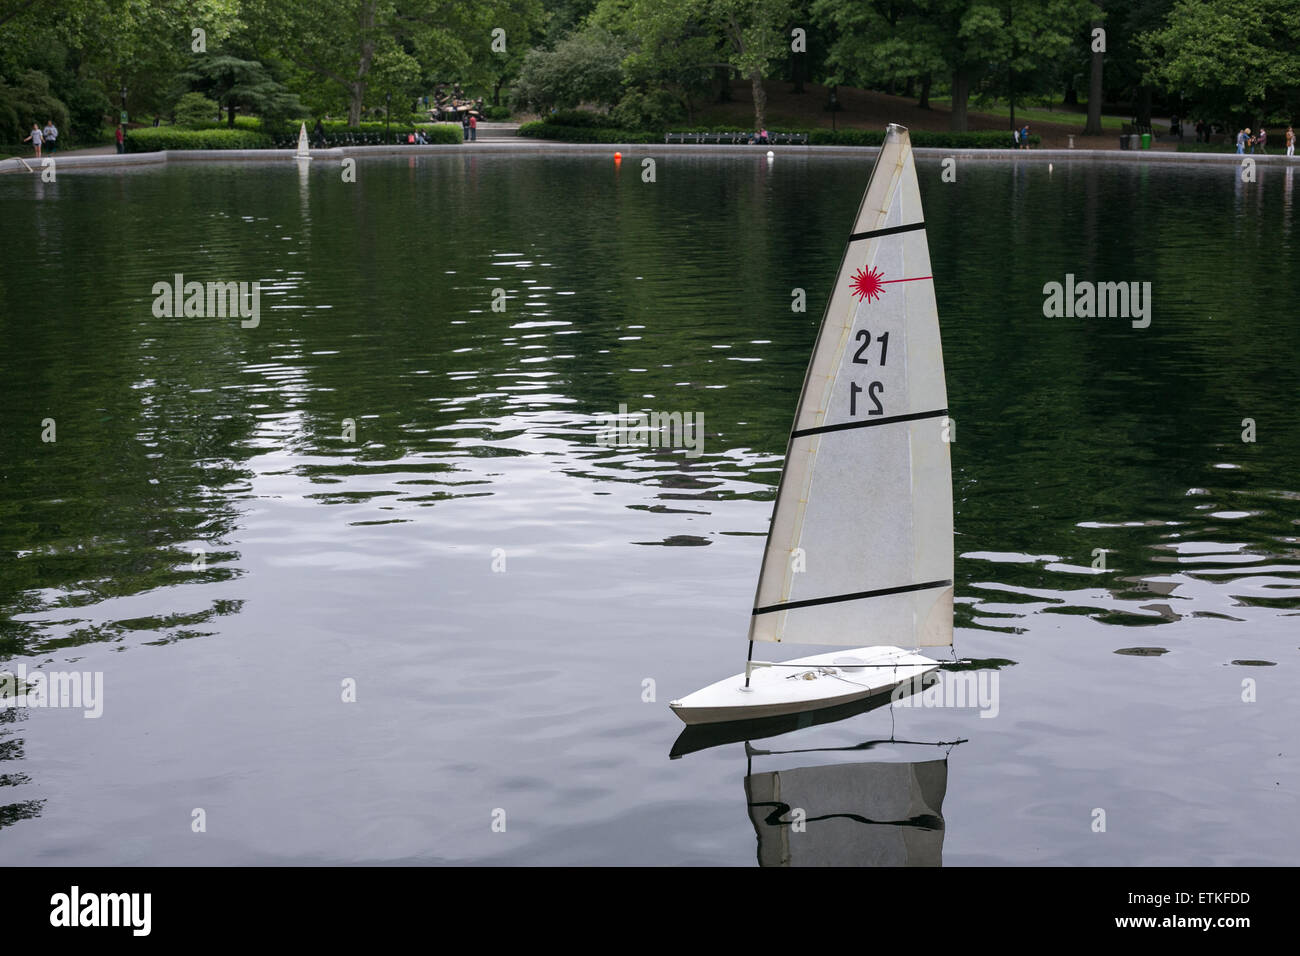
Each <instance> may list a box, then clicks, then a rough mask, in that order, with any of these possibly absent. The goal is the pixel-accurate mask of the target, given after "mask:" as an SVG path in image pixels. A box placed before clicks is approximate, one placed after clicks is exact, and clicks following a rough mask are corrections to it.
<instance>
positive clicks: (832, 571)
mask: <svg viewBox="0 0 1300 956" xmlns="http://www.w3.org/2000/svg"><path fill="white" fill-rule="evenodd" d="M932 278H933V277H932V272H931V268H930V254H929V246H928V243H927V241H926V232H925V217H924V215H923V213H922V209H921V199H920V190H919V186H918V183H917V178H916V167H915V162H914V160H913V157H912V149H911V143H910V140H909V139H908V135H907V131H906V130H905V129H902V128H901V127H897V126H891V127H890V129H889V132H888V134H887V135H886V138H885V143H884V145H883V146H882V147H881V151H880V154H879V156H878V158H877V160H876V165H875V168H874V169H873V170H872V174H871V179H870V181H869V183H868V185H867V189H866V192H865V194H864V196H863V199H862V203H861V205H860V207H859V209H858V215H857V218H856V219H855V221H854V223H853V228H852V230H851V231H850V233H849V241H848V243H847V245H846V247H845V252H844V256H843V258H842V260H841V262H840V268H839V273H838V275H837V276H836V280H835V286H834V288H833V290H832V292H831V295H830V298H829V301H828V303H827V306H826V312H825V314H824V315H823V317H822V324H821V328H820V330H819V331H818V334H817V342H816V345H815V346H814V349H813V355H812V359H811V361H810V362H809V366H808V373H807V376H806V377H805V380H804V386H803V390H802V392H801V394H800V398H799V405H798V410H797V412H796V415H795V422H794V426H793V428H792V429H791V434H790V441H789V445H788V447H787V453H786V463H785V468H784V470H783V472H782V477H781V485H780V488H779V489H778V491H777V500H776V504H775V506H774V509H773V515H772V527H771V530H770V532H769V535H768V541H767V548H766V551H765V552H764V556H763V566H762V570H761V572H760V574H759V584H758V591H757V594H756V596H755V601H754V613H753V615H752V617H751V624H750V640H755V641H784V642H790V643H800V644H831V645H866V644H897V645H900V646H917V647H919V646H926V645H946V644H951V643H952V579H953V563H952V477H951V468H950V464H949V450H948V440H947V439H948V434H947V430H946V429H947V427H948V426H949V424H950V423H949V421H948V417H947V416H948V399H947V389H946V385H945V382H944V375H943V355H942V350H941V346H940V337H939V323H938V312H937V308H936V305H935V295H934V283H933V281H927V280H932Z"/></svg>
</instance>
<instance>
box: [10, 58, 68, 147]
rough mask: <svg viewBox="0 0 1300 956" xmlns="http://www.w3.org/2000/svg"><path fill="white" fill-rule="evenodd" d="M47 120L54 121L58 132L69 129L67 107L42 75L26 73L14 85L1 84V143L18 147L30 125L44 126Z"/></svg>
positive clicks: (36, 72) (34, 72) (31, 71)
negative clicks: (52, 91) (51, 89)
mask: <svg viewBox="0 0 1300 956" xmlns="http://www.w3.org/2000/svg"><path fill="white" fill-rule="evenodd" d="M47 119H52V120H54V125H55V126H57V127H58V128H59V131H60V133H62V132H63V131H64V130H66V129H67V128H68V108H67V107H66V106H65V105H64V104H63V101H62V100H60V99H58V98H57V97H56V96H54V94H52V93H51V92H50V79H49V77H47V76H46V75H45V74H44V73H41V72H39V71H37V70H28V71H27V72H25V73H23V74H22V76H20V77H19V78H18V83H17V85H16V86H8V85H6V84H5V83H3V82H0V143H13V144H20V143H21V142H22V139H23V137H24V136H27V135H28V134H29V133H30V132H31V131H32V123H33V122H35V123H38V124H39V125H40V126H42V127H43V126H44V125H45V121H46V120H47ZM60 138H61V137H60Z"/></svg>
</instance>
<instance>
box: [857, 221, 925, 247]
mask: <svg viewBox="0 0 1300 956" xmlns="http://www.w3.org/2000/svg"><path fill="white" fill-rule="evenodd" d="M924 228H925V220H924V219H922V220H921V221H920V222H909V223H908V224H907V225H905V226H886V227H885V228H884V229H868V230H867V231H866V232H855V233H853V235H851V236H849V242H857V241H858V240H859V239H874V238H876V237H877V236H892V235H895V234H897V233H900V232H914V231H916V230H917V229H924Z"/></svg>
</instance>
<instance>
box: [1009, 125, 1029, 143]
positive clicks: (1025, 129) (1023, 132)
mask: <svg viewBox="0 0 1300 956" xmlns="http://www.w3.org/2000/svg"><path fill="white" fill-rule="evenodd" d="M1011 135H1012V136H1014V137H1015V139H1016V146H1017V147H1018V148H1019V149H1028V148H1029V124H1028V123H1026V124H1025V125H1024V126H1022V127H1020V129H1013V130H1012V131H1011Z"/></svg>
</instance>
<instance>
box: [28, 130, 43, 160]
mask: <svg viewBox="0 0 1300 956" xmlns="http://www.w3.org/2000/svg"><path fill="white" fill-rule="evenodd" d="M44 141H45V134H44V133H42V132H41V128H40V126H39V125H38V124H36V123H35V122H33V123H32V132H31V135H29V136H28V137H27V138H26V139H24V140H23V142H24V143H31V144H32V145H33V146H35V147H36V158H37V159H40V158H41V143H43V142H44Z"/></svg>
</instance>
